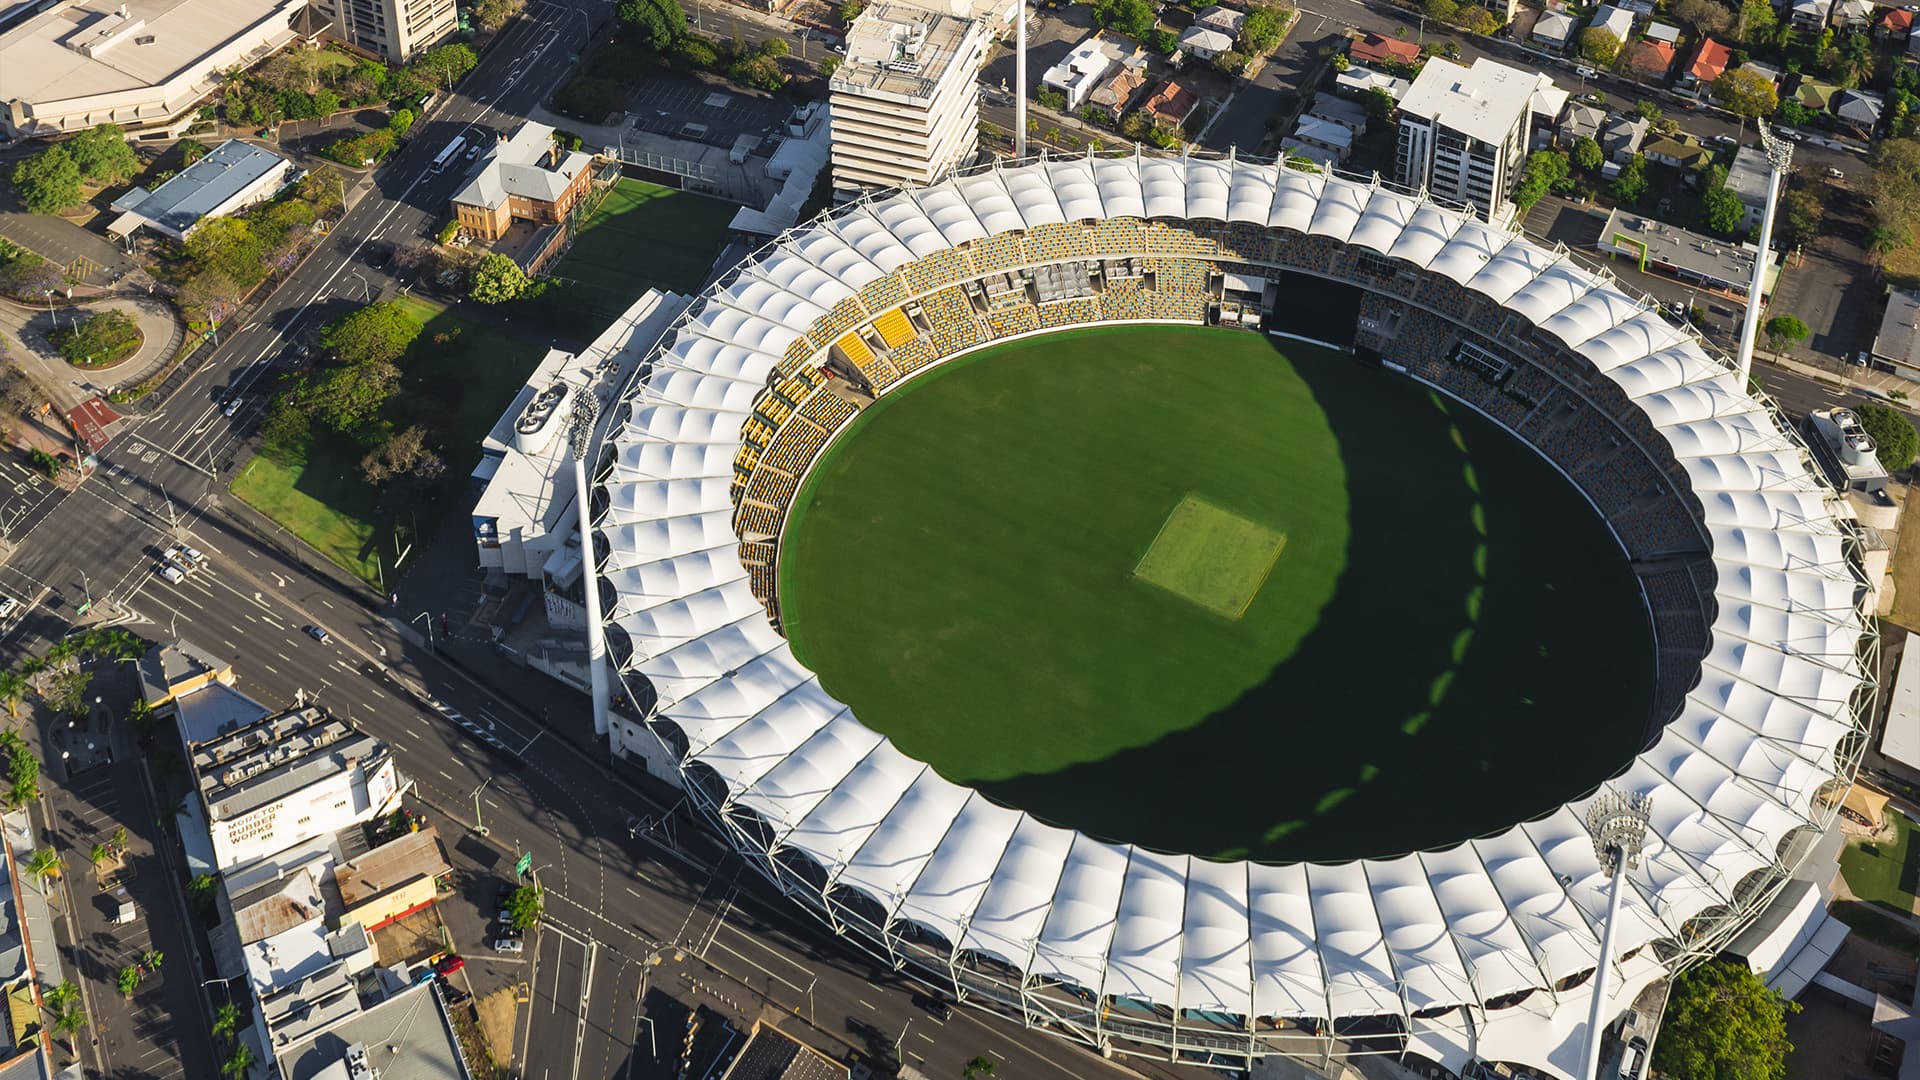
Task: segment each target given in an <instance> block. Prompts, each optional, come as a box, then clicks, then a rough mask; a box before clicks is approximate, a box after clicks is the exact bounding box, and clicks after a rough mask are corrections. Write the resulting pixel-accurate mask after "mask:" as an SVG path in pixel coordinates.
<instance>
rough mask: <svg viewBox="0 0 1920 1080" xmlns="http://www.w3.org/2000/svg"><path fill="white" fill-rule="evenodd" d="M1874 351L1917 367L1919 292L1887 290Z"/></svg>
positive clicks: (1886, 358) (1919, 356)
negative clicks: (1884, 310) (1884, 307)
mask: <svg viewBox="0 0 1920 1080" xmlns="http://www.w3.org/2000/svg"><path fill="white" fill-rule="evenodd" d="M1873 354H1874V355H1875V356H1878V357H1881V358H1882V359H1885V360H1893V361H1896V362H1898V363H1901V364H1906V365H1908V366H1910V367H1920V292H1912V291H1909V290H1907V289H1889V290H1887V312H1886V314H1884V315H1882V316H1881V317H1880V333H1879V334H1877V335H1875V336H1874V339H1873Z"/></svg>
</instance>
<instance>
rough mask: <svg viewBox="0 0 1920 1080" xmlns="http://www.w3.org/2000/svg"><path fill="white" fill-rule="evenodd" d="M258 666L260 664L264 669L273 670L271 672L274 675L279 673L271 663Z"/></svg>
mask: <svg viewBox="0 0 1920 1080" xmlns="http://www.w3.org/2000/svg"><path fill="white" fill-rule="evenodd" d="M260 666H261V667H263V668H266V669H267V670H268V671H272V672H273V673H274V674H275V675H278V674H280V672H279V671H277V670H275V668H274V666H273V665H272V664H261V665H260Z"/></svg>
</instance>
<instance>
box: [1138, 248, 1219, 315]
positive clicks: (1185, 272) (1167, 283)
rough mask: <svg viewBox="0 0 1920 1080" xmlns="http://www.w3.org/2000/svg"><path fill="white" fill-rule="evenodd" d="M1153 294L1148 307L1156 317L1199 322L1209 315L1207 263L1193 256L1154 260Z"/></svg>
mask: <svg viewBox="0 0 1920 1080" xmlns="http://www.w3.org/2000/svg"><path fill="white" fill-rule="evenodd" d="M1149 267H1150V269H1152V271H1153V293H1152V295H1151V296H1150V297H1149V298H1148V303H1147V308H1148V310H1149V311H1151V312H1153V317H1154V318H1156V319H1188V320H1192V321H1194V322H1198V321H1200V320H1201V319H1203V318H1205V317H1206V314H1207V264H1206V263H1203V262H1195V261H1194V260H1192V259H1154V260H1151V261H1150V263H1149Z"/></svg>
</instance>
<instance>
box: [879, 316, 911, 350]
mask: <svg viewBox="0 0 1920 1080" xmlns="http://www.w3.org/2000/svg"><path fill="white" fill-rule="evenodd" d="M873 328H874V329H875V330H878V331H879V332H880V340H882V341H884V342H886V343H887V348H889V349H897V348H899V347H900V346H902V345H905V344H906V343H907V342H909V341H912V340H913V338H914V333H913V324H912V323H911V322H908V321H907V316H906V313H905V312H903V311H901V310H900V309H899V308H894V309H893V310H892V311H888V312H884V313H882V314H881V316H880V317H879V318H877V319H875V320H873Z"/></svg>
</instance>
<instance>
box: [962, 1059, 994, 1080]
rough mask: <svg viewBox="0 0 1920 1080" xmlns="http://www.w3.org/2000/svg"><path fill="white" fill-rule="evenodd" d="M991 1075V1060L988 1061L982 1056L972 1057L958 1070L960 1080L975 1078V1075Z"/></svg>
mask: <svg viewBox="0 0 1920 1080" xmlns="http://www.w3.org/2000/svg"><path fill="white" fill-rule="evenodd" d="M992 1075H993V1062H991V1061H988V1060H987V1059H986V1058H984V1057H976V1058H974V1059H973V1060H972V1061H969V1062H967V1066H966V1068H964V1069H962V1070H960V1076H961V1080H975V1078H976V1077H990V1076H992Z"/></svg>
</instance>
